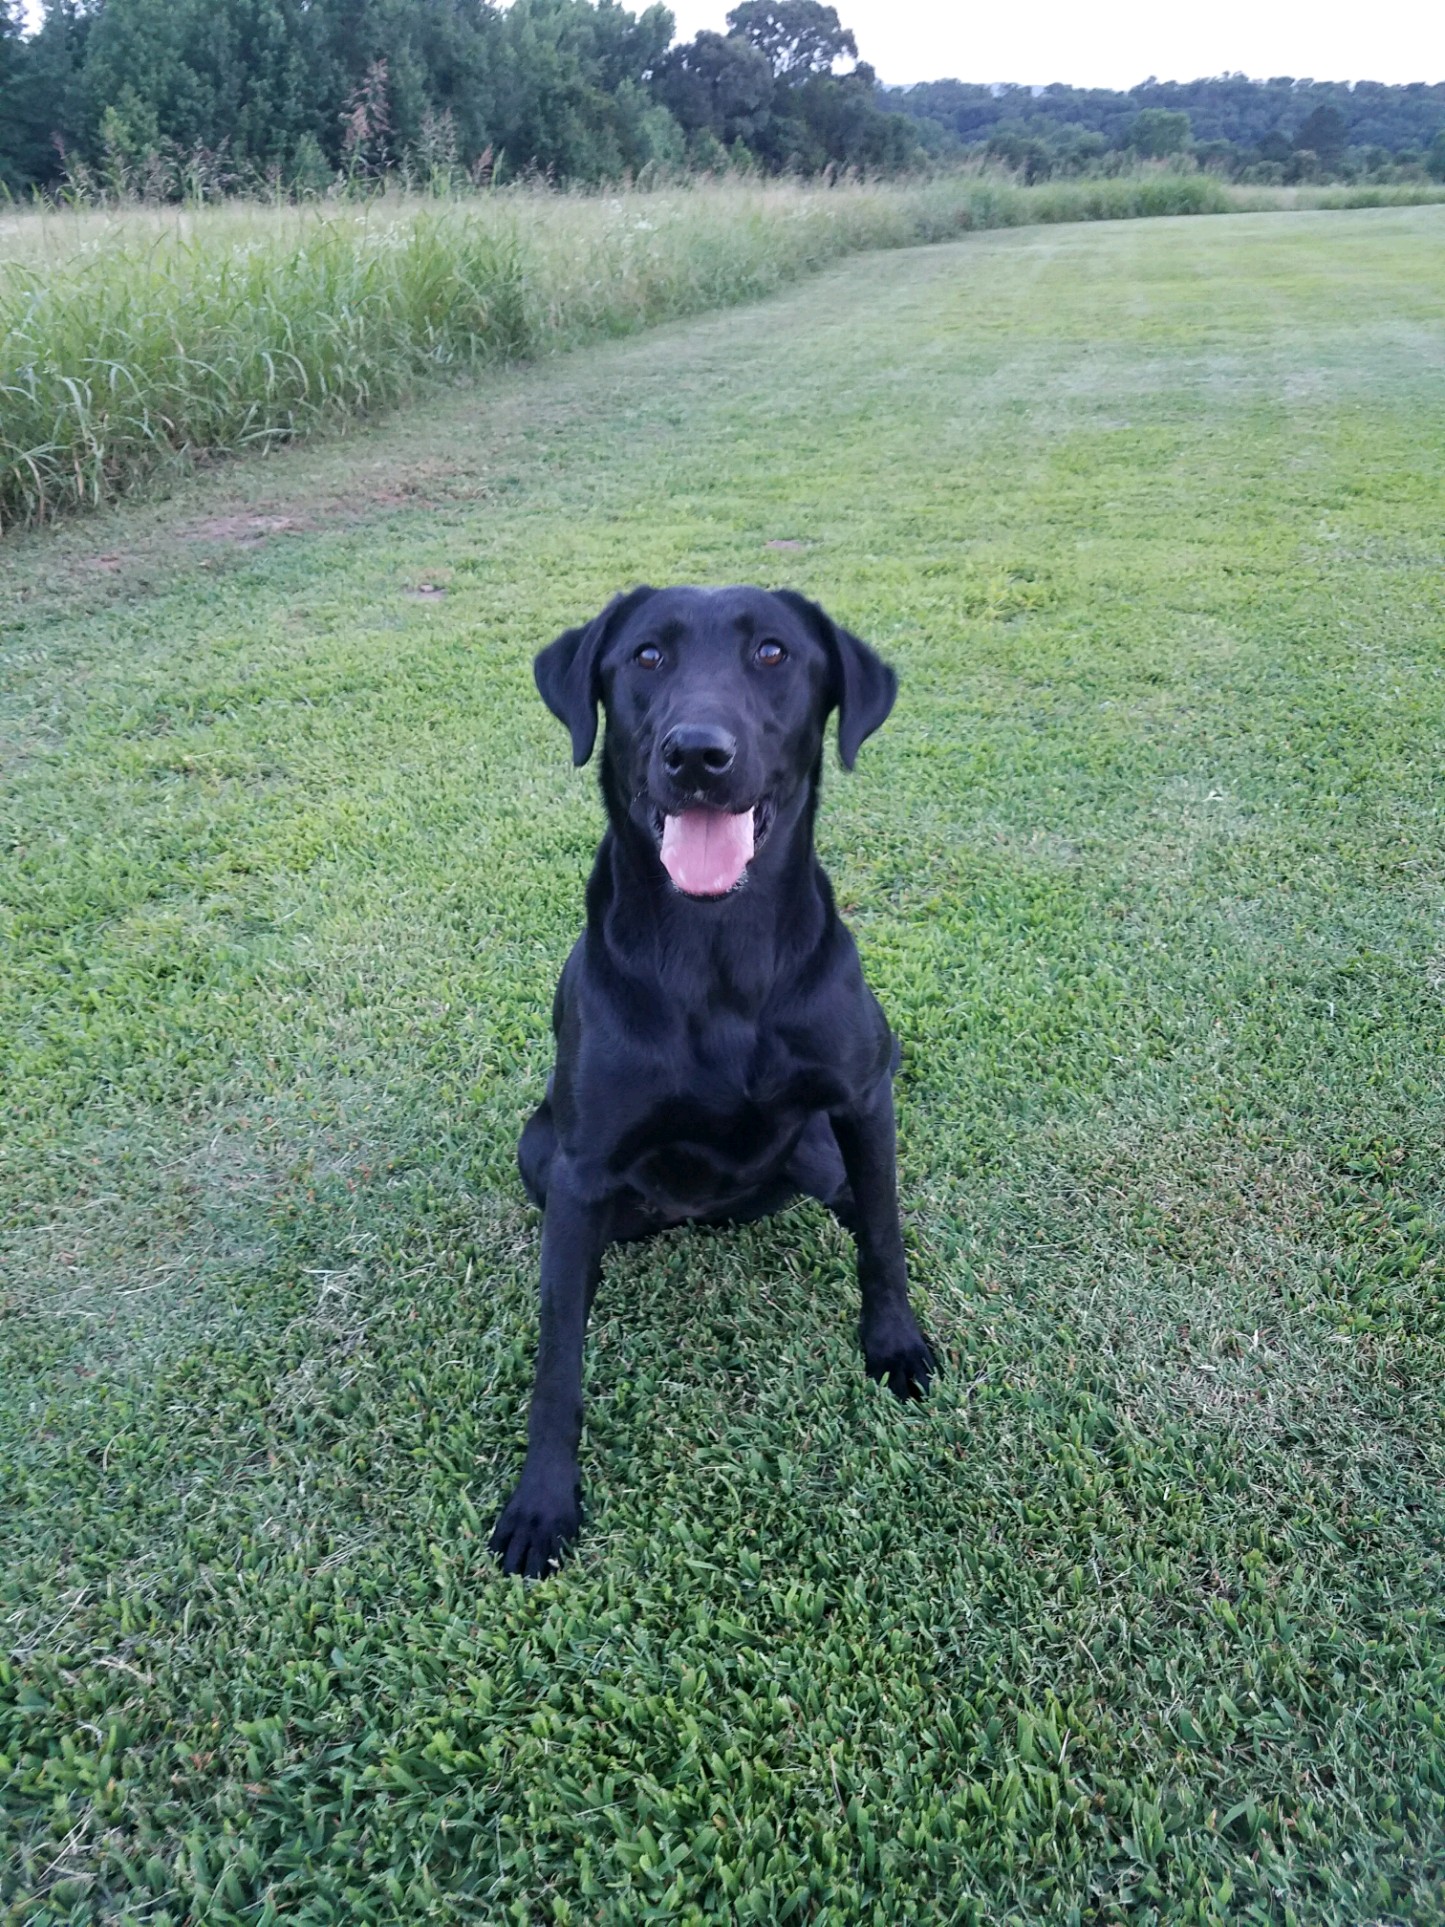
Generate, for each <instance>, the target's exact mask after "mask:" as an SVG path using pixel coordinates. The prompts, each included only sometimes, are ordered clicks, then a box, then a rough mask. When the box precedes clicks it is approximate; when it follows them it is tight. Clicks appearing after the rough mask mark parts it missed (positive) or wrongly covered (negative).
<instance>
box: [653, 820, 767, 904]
mask: <svg viewBox="0 0 1445 1927" xmlns="http://www.w3.org/2000/svg"><path fill="white" fill-rule="evenodd" d="M752 854H753V813H752V811H751V810H741V811H739V813H738V814H737V815H736V816H728V815H727V814H725V812H723V811H722V810H684V811H683V813H682V815H681V816H667V817H664V818H663V823H662V867H663V869H664V870H666V871H667V874H668V875H669V876H670V877H671V878H672V880H673V882H674V883H675V884H676V885H677V887H678V889H679V890H686V892H687V894H688V895H689V896H690V897H720V896H722V895H724V893H725V892H727V891H728V890H731V889H732V887H733V885H734V884H735V883H736V882H737V880H738V878H739V877H740V876H741V875H742V873H743V871H744V870H746V868H747V867H748V864H749V863H750V862H751V861H752Z"/></svg>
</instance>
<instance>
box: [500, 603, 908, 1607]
mask: <svg viewBox="0 0 1445 1927" xmlns="http://www.w3.org/2000/svg"><path fill="white" fill-rule="evenodd" d="M536 677H537V687H538V689H539V690H540V691H541V693H542V699H543V701H544V702H545V703H546V704H547V707H548V708H549V709H551V710H552V711H553V712H554V713H555V714H556V715H557V716H559V717H560V718H561V720H562V721H563V722H564V723H565V724H566V725H567V727H568V729H570V730H571V732H572V759H573V761H574V762H575V763H585V762H586V761H587V758H588V757H589V756H590V755H591V754H592V746H593V744H594V742H595V741H596V737H597V705H598V704H599V703H601V704H602V707H603V710H604V711H605V714H606V720H607V730H606V736H605V739H604V743H603V751H602V794H603V798H604V800H605V801H606V805H607V816H608V829H607V833H606V835H605V836H604V837H603V839H602V844H601V847H600V848H599V850H598V852H597V861H596V864H595V866H594V868H593V871H592V878H591V881H590V882H589V884H588V886H587V927H586V929H585V930H584V931H583V933H582V935H581V937H580V938H579V939H578V941H577V944H576V946H575V948H574V949H573V951H572V954H571V956H570V957H569V958H568V959H567V963H566V966H565V968H564V969H563V971H562V977H561V981H560V982H559V984H558V986H557V995H556V999H555V1002H554V1004H553V1011H552V1023H553V1029H554V1031H555V1032H556V1037H557V1067H556V1071H555V1073H554V1074H553V1077H552V1078H551V1080H550V1082H549V1084H548V1087H547V1097H546V1100H545V1102H544V1103H543V1104H542V1105H541V1107H540V1109H539V1110H537V1111H536V1112H535V1113H534V1115H533V1116H532V1118H531V1119H530V1120H529V1122H528V1124H527V1127H526V1129H525V1130H524V1131H523V1133H522V1140H521V1143H520V1145H519V1146H518V1149H517V1158H518V1162H519V1164H520V1166H521V1171H522V1181H523V1183H524V1184H525V1185H526V1187H527V1191H528V1194H529V1195H530V1197H531V1198H532V1200H533V1202H534V1203H536V1204H538V1205H541V1206H542V1207H543V1208H544V1212H545V1215H544V1218H543V1224H542V1307H541V1337H540V1343H539V1344H538V1347H537V1376H536V1383H535V1385H534V1388H533V1391H532V1409H531V1417H530V1421H529V1425H528V1442H527V1459H526V1464H525V1465H524V1467H523V1470H522V1477H521V1481H520V1483H519V1484H518V1486H517V1489H516V1491H515V1492H514V1493H513V1494H512V1497H511V1498H510V1499H509V1500H508V1502H507V1504H506V1506H505V1507H504V1509H503V1511H502V1515H501V1517H500V1519H499V1520H498V1521H497V1525H496V1530H495V1531H494V1532H493V1534H492V1541H491V1543H492V1550H493V1551H494V1552H495V1553H497V1554H498V1555H499V1556H500V1558H501V1560H502V1563H503V1565H504V1566H505V1568H506V1570H507V1571H508V1572H521V1573H528V1574H533V1575H536V1574H540V1573H542V1572H545V1571H546V1570H547V1568H548V1567H549V1566H552V1565H554V1564H555V1563H556V1561H557V1558H558V1555H559V1553H560V1551H561V1548H562V1546H563V1545H564V1543H565V1542H566V1541H567V1540H569V1539H570V1538H572V1536H573V1535H574V1534H575V1532H576V1531H577V1527H578V1523H579V1520H580V1494H579V1485H578V1472H577V1444H578V1439H579V1437H580V1435H581V1430H582V1340H583V1334H584V1331H585V1328H586V1324H587V1314H588V1311H589V1310H590V1308H591V1304H592V1298H593V1294H594V1292H595V1291H596V1289H597V1282H598V1278H599V1275H600V1271H601V1265H602V1253H603V1250H604V1249H605V1247H606V1246H607V1245H608V1244H610V1243H612V1242H614V1241H615V1240H618V1239H628V1238H638V1237H645V1236H646V1235H647V1234H648V1233H650V1232H653V1231H657V1230H660V1229H661V1228H662V1227H664V1226H666V1225H672V1224H679V1223H681V1222H682V1221H683V1220H685V1219H702V1220H704V1221H706V1222H710V1223H716V1222H718V1221H721V1220H727V1221H734V1222H738V1221H746V1220H749V1219H752V1218H759V1217H762V1216H764V1215H765V1214H766V1213H767V1212H770V1211H775V1210H777V1208H778V1207H779V1206H780V1205H782V1204H784V1203H786V1202H787V1200H788V1199H789V1198H792V1197H795V1196H797V1195H798V1194H799V1193H802V1194H805V1195H807V1196H809V1197H815V1198H820V1199H822V1201H823V1203H824V1204H826V1205H828V1206H829V1207H830V1208H831V1209H832V1210H833V1211H834V1212H835V1213H836V1215H837V1216H838V1218H839V1219H840V1220H841V1221H842V1222H843V1223H844V1224H845V1225H846V1226H848V1227H849V1229H850V1230H851V1231H852V1232H853V1233H854V1235H855V1237H856V1239H857V1244H858V1278H859V1283H860V1285H861V1287H862V1294H863V1316H862V1340H863V1356H864V1358H865V1360H866V1362H867V1366H868V1370H869V1372H870V1373H871V1374H872V1375H873V1377H875V1378H886V1379H887V1381H888V1383H889V1385H890V1387H891V1388H892V1390H893V1391H894V1392H896V1393H897V1394H898V1396H899V1397H900V1398H917V1397H921V1396H922V1394H923V1393H924V1391H926V1389H927V1387H928V1382H929V1379H930V1377H931V1375H932V1373H933V1370H934V1360H933V1354H932V1352H931V1351H930V1350H929V1346H928V1341H927V1340H926V1339H925V1338H924V1336H923V1333H922V1332H921V1331H920V1330H919V1327H918V1321H917V1319H916V1318H915V1317H914V1315H913V1311H912V1308H911V1307H910V1305H909V1303H908V1281H907V1276H906V1273H905V1269H904V1256H903V1238H902V1233H901V1230H900V1227H899V1221H898V1197H897V1166H896V1155H895V1148H894V1131H893V1072H894V1070H895V1069H896V1068H897V1063H898V1051H897V1045H896V1044H895V1042H894V1038H893V1035H892V1033H891V1032H890V1030H889V1028H888V1023H887V1020H886V1019H885V1017H884V1015H883V1012H882V1010H881V1009H880V1008H879V1005H878V1002H877V999H876V998H875V997H874V996H873V994H872V992H871V991H870V990H869V989H868V987H867V985H866V984H865V983H864V981H863V973H862V970H861V968H860V967H859V963H858V953H857V950H856V949H855V948H854V944H853V939H852V937H851V936H850V935H849V933H848V931H847V929H846V928H845V926H844V925H843V923H842V922H841V921H840V919H839V917H838V915H837V912H836V911H835V910H834V908H833V893H832V890H831V889H830V888H829V886H828V879H827V877H826V876H825V875H824V874H823V870H822V866H821V865H820V864H819V862H818V859H817V857H816V855H815V854H814V851H813V817H814V814H815V811H816V808H817V801H818V783H819V778H820V776H821V773H822V762H823V726H824V723H825V722H826V720H827V717H828V714H829V712H830V711H832V710H834V709H836V710H837V712H838V752H839V755H840V756H841V757H842V760H843V766H844V768H845V769H851V768H852V767H853V759H854V757H855V756H856V755H857V753H858V747H859V745H860V743H862V741H863V739H864V737H865V736H868V735H870V734H871V733H872V731H874V730H875V729H877V728H878V726H879V724H880V723H881V722H883V720H884V718H885V717H886V716H887V715H888V712H889V710H890V709H892V707H893V698H894V694H895V692H896V689H897V678H896V677H895V676H894V674H893V671H892V670H891V669H889V668H888V667H887V665H886V664H884V663H883V662H881V661H880V660H879V659H878V657H877V656H876V655H874V653H873V651H872V650H871V649H869V648H868V647H867V645H866V644H865V643H862V642H860V641H859V640H858V639H857V637H856V636H851V635H849V634H848V633H847V631H846V630H843V629H839V628H838V627H837V626H836V625H835V624H834V623H833V622H831V621H830V620H829V618H828V617H827V616H826V615H825V614H824V613H823V611H822V610H821V609H820V608H818V606H817V605H816V604H815V603H812V602H807V601H805V600H804V598H803V597H802V596H800V595H794V594H793V593H792V592H791V591H789V590H780V591H778V592H777V593H775V594H769V593H767V592H766V591H764V590H762V589H749V588H739V589H648V588H643V589H634V590H633V591H632V593H631V594H630V595H626V596H619V597H618V598H617V600H616V601H614V602H612V603H611V604H609V606H608V607H607V608H606V609H604V610H603V612H602V614H601V615H600V616H598V617H597V618H596V620H595V621H593V622H591V623H589V624H588V625H587V626H586V627H585V628H581V629H569V630H567V632H566V633H565V634H564V635H561V636H559V637H558V638H557V640H556V641H555V642H554V643H552V644H551V646H550V647H549V648H546V649H544V650H543V651H542V653H541V654H540V655H539V656H538V657H537V661H536Z"/></svg>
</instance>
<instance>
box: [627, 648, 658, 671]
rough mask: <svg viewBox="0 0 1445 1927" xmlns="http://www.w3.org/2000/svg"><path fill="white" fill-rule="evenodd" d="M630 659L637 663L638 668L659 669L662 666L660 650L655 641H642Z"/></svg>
mask: <svg viewBox="0 0 1445 1927" xmlns="http://www.w3.org/2000/svg"><path fill="white" fill-rule="evenodd" d="M632 660H633V661H634V662H635V663H636V664H637V666H638V668H639V669H660V668H661V667H662V651H661V650H660V649H659V648H658V646H657V644H656V643H655V642H644V643H643V645H642V647H641V648H640V649H639V650H638V652H637V654H636V655H635V656H634V657H633V658H632Z"/></svg>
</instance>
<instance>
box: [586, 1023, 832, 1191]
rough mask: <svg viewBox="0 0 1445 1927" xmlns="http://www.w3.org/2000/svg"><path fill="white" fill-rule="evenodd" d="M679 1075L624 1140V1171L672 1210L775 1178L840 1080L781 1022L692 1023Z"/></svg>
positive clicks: (653, 1096)
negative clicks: (765, 1025) (782, 1027)
mask: <svg viewBox="0 0 1445 1927" xmlns="http://www.w3.org/2000/svg"><path fill="white" fill-rule="evenodd" d="M671 1070H672V1074H671V1076H669V1077H668V1079H667V1080H666V1082H665V1084H662V1085H659V1086H657V1087H654V1089H653V1090H652V1091H651V1093H650V1094H649V1096H648V1099H647V1101H646V1102H645V1104H644V1105H643V1107H642V1109H641V1114H640V1115H639V1116H638V1117H637V1119H636V1122H635V1124H634V1128H633V1129H632V1130H630V1131H628V1132H627V1133H626V1134H625V1136H624V1138H623V1140H622V1142H620V1143H619V1146H618V1153H619V1157H618V1162H617V1166H616V1167H615V1168H616V1170H617V1175H618V1176H619V1177H622V1178H623V1179H624V1180H625V1182H626V1183H627V1184H629V1185H630V1186H631V1188H633V1189H634V1190H636V1191H637V1192H639V1193H640V1194H641V1195H642V1196H643V1197H644V1198H647V1199H648V1200H649V1201H651V1202H652V1203H654V1204H655V1205H656V1206H657V1207H658V1208H659V1209H661V1210H663V1211H665V1212H667V1213H668V1214H670V1215H672V1214H680V1215H686V1214H690V1213H693V1212H699V1211H706V1210H709V1209H712V1208H714V1207H715V1206H718V1205H721V1204H723V1203H725V1202H726V1201H727V1200H729V1199H731V1198H734V1197H737V1196H741V1195H743V1194H744V1193H747V1192H749V1191H752V1190H754V1189H756V1188H757V1187H758V1186H759V1185H762V1184H766V1183H767V1182H768V1181H769V1180H770V1179H772V1178H774V1177H775V1176H776V1175H777V1174H778V1173H779V1172H780V1170H781V1169H782V1167H783V1166H785V1165H786V1163H787V1161H788V1158H789V1156H790V1155H791V1153H792V1151H793V1149H794V1147H795V1145H796V1143H797V1141H798V1137H799V1135H800V1133H801V1132H802V1129H803V1127H804V1125H805V1124H806V1122H807V1120H808V1118H809V1117H810V1116H811V1115H812V1114H813V1113H814V1112H816V1111H819V1110H822V1109H826V1108H827V1107H828V1106H829V1104H830V1103H833V1102H835V1101H836V1098H837V1091H836V1089H835V1084H836V1080H835V1078H834V1077H833V1076H832V1075H830V1074H829V1072H828V1071H827V1069H826V1067H825V1066H824V1065H823V1064H821V1063H820V1062H819V1061H817V1060H816V1059H813V1058H810V1057H809V1056H808V1055H807V1054H806V1053H800V1052H799V1051H798V1050H797V1049H796V1047H795V1046H794V1045H793V1044H792V1043H791V1042H790V1041H789V1040H788V1038H787V1037H786V1036H784V1035H782V1034H781V1033H779V1032H778V1031H777V1030H776V1029H769V1028H761V1027H759V1026H756V1025H749V1024H746V1023H742V1022H738V1023H728V1022H718V1021H716V1020H714V1021H712V1022H708V1023H697V1024H694V1025H691V1026H689V1030H688V1035H687V1038H686V1043H685V1047H684V1048H682V1049H681V1050H679V1051H678V1052H677V1054H676V1059H675V1061H674V1062H673V1064H672V1066H671Z"/></svg>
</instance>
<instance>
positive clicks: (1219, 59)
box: [627, 0, 1445, 87]
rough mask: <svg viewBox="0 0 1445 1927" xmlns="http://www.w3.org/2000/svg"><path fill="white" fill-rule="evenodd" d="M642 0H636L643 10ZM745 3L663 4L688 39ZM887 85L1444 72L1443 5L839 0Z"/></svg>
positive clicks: (1436, 77)
mask: <svg viewBox="0 0 1445 1927" xmlns="http://www.w3.org/2000/svg"><path fill="white" fill-rule="evenodd" d="M643 3H644V0H627V4H628V5H629V6H634V7H638V6H640V5H642V4H643ZM735 3H736V0H667V4H668V5H669V6H670V7H671V8H672V10H673V12H674V13H675V14H676V15H677V30H678V34H679V36H680V37H681V38H682V39H684V40H690V39H691V38H692V36H693V35H694V34H695V33H697V32H698V31H699V29H700V28H703V27H712V28H714V29H716V30H718V31H721V30H722V28H723V23H724V21H725V19H726V16H727V11H728V8H729V6H731V5H734V4H735ZM830 3H831V4H832V5H835V6H836V7H837V9H838V16H839V18H840V19H841V20H842V22H843V25H844V26H845V27H851V28H852V30H853V33H854V36H855V37H856V39H857V42H858V52H859V54H860V55H861V57H862V58H863V59H864V60H868V61H871V62H872V63H873V65H874V66H875V67H876V68H877V69H878V75H879V78H880V79H881V80H885V81H890V82H894V83H902V82H907V81H914V80H939V79H944V78H950V79H957V80H975V81H995V80H1012V81H1019V82H1022V83H1024V84H1026V85H1030V86H1046V85H1047V84H1048V82H1050V81H1052V80H1063V81H1069V82H1071V83H1072V84H1073V85H1074V86H1076V87H1133V86H1135V85H1137V83H1138V82H1139V81H1141V80H1145V79H1147V78H1148V77H1149V75H1150V74H1154V75H1156V76H1157V77H1158V78H1159V79H1160V80H1197V79H1199V78H1200V77H1201V76H1203V75H1206V74H1223V73H1236V72H1237V73H1246V74H1249V75H1251V76H1252V77H1253V78H1255V79H1257V80H1265V79H1268V78H1269V76H1270V75H1271V74H1292V75H1293V76H1294V78H1295V79H1296V80H1305V79H1309V80H1388V81H1397V82H1398V81H1406V80H1424V81H1431V82H1435V81H1441V80H1445V6H1442V5H1441V0H1372V4H1369V5H1362V4H1360V0H1348V3H1347V4H1342V0H1207V4H1205V5H1202V6H1189V5H1184V4H1180V0H1173V4H1170V0H1093V4H1089V3H1088V0H1005V3H1004V4H999V0H993V4H991V5H988V4H985V5H974V6H964V5H959V4H957V3H956V0H830Z"/></svg>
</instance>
